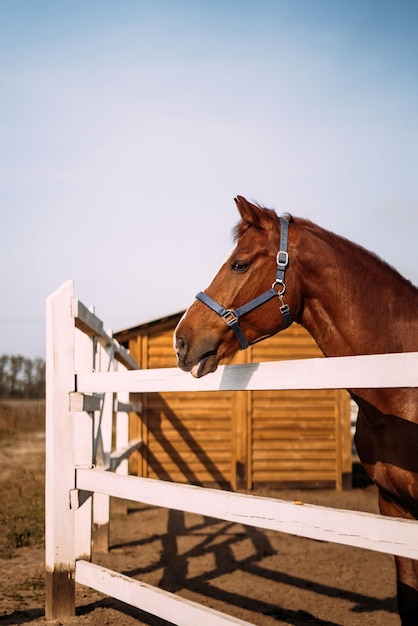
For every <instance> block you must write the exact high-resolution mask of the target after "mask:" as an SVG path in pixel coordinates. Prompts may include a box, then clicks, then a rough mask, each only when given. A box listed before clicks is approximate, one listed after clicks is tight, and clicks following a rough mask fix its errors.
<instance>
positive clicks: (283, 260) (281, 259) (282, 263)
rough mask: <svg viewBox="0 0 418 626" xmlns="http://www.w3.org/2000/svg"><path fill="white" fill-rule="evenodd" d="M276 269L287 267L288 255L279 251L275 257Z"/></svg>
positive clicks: (283, 251)
mask: <svg viewBox="0 0 418 626" xmlns="http://www.w3.org/2000/svg"><path fill="white" fill-rule="evenodd" d="M276 262H277V267H280V269H286V267H287V266H288V265H289V255H288V253H287V252H286V251H285V250H279V251H278V253H277V257H276Z"/></svg>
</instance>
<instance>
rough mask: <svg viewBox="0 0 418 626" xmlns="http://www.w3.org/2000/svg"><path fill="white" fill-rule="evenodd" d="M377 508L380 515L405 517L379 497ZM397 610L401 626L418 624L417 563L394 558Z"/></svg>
mask: <svg viewBox="0 0 418 626" xmlns="http://www.w3.org/2000/svg"><path fill="white" fill-rule="evenodd" d="M379 507H380V512H381V513H382V515H389V516H391V517H407V515H405V513H404V512H403V511H402V510H401V509H399V508H398V507H397V506H395V505H394V504H392V503H391V502H389V501H388V500H385V498H383V497H382V495H381V494H380V495H379ZM395 562H396V574H397V590H398V610H399V616H400V618H401V623H402V626H417V624H418V561H414V560H413V559H407V558H405V557H400V556H395Z"/></svg>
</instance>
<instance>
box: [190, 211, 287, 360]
mask: <svg viewBox="0 0 418 626" xmlns="http://www.w3.org/2000/svg"><path fill="white" fill-rule="evenodd" d="M288 231H289V220H288V217H287V216H286V217H285V216H282V217H280V249H279V251H278V253H277V258H276V262H277V270H276V280H275V281H274V283H273V284H272V286H271V289H269V290H268V291H265V292H264V293H262V294H261V295H260V296H257V297H256V298H254V299H253V300H250V301H249V302H247V304H243V305H242V306H240V307H238V308H237V309H225V308H224V307H223V306H222V305H221V304H219V303H218V302H216V300H214V299H213V298H211V297H210V296H208V295H207V294H206V293H204V292H203V291H200V292H199V293H198V294H197V296H196V298H197V299H198V300H200V302H203V304H206V306H208V307H209V308H210V309H211V310H212V311H214V312H215V313H217V314H218V315H219V316H220V317H221V318H222V320H223V321H224V322H225V324H226V325H227V326H229V327H230V328H231V329H232V330H233V331H234V333H235V337H236V338H237V339H238V341H239V344H240V346H241V350H245V348H248V346H250V345H252V344H254V343H257V341H261V339H264V337H262V338H261V339H258V340H257V341H253V342H251V343H250V342H249V341H247V339H246V337H245V335H244V333H243V332H242V330H241V327H240V325H239V321H238V320H239V318H240V317H241V316H242V315H245V314H246V313H249V312H250V311H252V310H253V309H256V308H257V307H259V306H261V305H262V304H264V303H265V302H268V301H269V300H271V299H272V298H275V297H278V298H279V300H280V303H281V305H280V309H279V310H280V313H281V314H282V316H283V321H284V327H285V328H287V327H288V326H290V324H291V323H292V315H291V313H290V308H289V305H288V304H285V303H284V301H283V296H284V294H285V293H286V285H285V282H284V277H285V273H286V269H287V267H288V265H289V255H288V253H287V240H288Z"/></svg>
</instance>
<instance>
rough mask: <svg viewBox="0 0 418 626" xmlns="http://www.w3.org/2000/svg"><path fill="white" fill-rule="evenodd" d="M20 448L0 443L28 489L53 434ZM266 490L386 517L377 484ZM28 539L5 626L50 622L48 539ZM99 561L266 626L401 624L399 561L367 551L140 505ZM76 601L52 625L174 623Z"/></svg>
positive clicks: (118, 521)
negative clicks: (46, 613) (397, 591)
mask: <svg viewBox="0 0 418 626" xmlns="http://www.w3.org/2000/svg"><path fill="white" fill-rule="evenodd" d="M14 443H15V444H16V445H14V446H13V447H12V446H10V442H9V444H7V441H6V443H5V442H4V441H3V443H2V444H1V445H0V464H1V467H2V474H1V476H0V486H3V488H4V487H5V481H10V479H11V478H13V476H14V477H15V478H16V477H19V476H20V475H23V469H22V468H23V467H24V468H25V470H24V478H23V479H24V481H25V482H26V484H27V483H28V481H29V480H30V477H32V479H36V480H38V482H39V480H42V476H43V467H44V438H43V434H42V433H39V432H38V433H37V432H33V433H30V434H27V435H26V436H25V437H18V438H17V439H16V440H15V442H14ZM7 484H9V482H8V483H7ZM257 493H259V494H262V495H267V496H274V497H279V498H283V499H289V500H302V501H304V502H310V503H313V504H325V505H329V506H335V507H338V508H350V509H357V510H364V511H373V512H375V511H377V506H376V503H377V498H376V493H375V489H374V487H373V486H368V487H365V488H358V489H353V490H351V491H346V492H343V493H337V492H335V491H332V490H318V491H301V490H283V491H267V490H264V491H258V492H257ZM25 494H26V495H25ZM2 497H3V499H4V496H2ZM22 497H24V498H26V500H25V505H26V504H27V505H28V506H29V500H30V497H28V496H27V492H25V490H24V487H23V485H22V489H21V490H20V491H19V489H18V490H17V493H16V494H15V496H14V498H15V502H17V501H18V499H19V498H22ZM22 543H23V544H25V542H22ZM28 543H29V545H23V546H22V547H17V548H16V549H15V550H13V551H12V553H11V554H9V555H8V556H7V557H6V558H2V559H0V588H1V599H0V624H1V625H6V624H8V625H11V624H45V623H47V622H46V620H45V617H44V571H43V569H44V565H43V561H44V551H43V546H42V540H41V541H37V542H36V541H35V542H34V543H35V545H30V542H28ZM93 560H94V561H95V562H96V563H99V564H102V565H104V566H106V567H109V568H111V569H115V570H117V571H120V572H123V573H125V574H127V575H129V576H133V577H134V578H137V579H140V580H142V581H145V582H147V583H150V584H152V585H156V586H159V587H161V588H164V589H166V590H169V591H171V592H173V593H175V594H178V595H180V596H183V597H185V598H188V599H191V600H194V601H197V602H199V603H202V604H205V605H207V606H210V607H213V608H215V609H218V610H221V611H224V612H225V613H228V614H230V615H233V616H235V617H238V618H240V619H242V620H247V621H248V622H250V623H252V624H257V625H260V626H280V625H283V624H291V625H294V626H302V625H304V626H305V625H309V624H317V625H328V626H336V625H339V626H354V625H358V626H372V625H376V626H395V624H396V625H399V618H398V616H397V611H396V598H395V572H394V563H393V559H392V557H390V556H386V555H381V554H378V553H374V552H370V551H366V550H360V549H356V548H346V547H344V546H339V545H335V544H329V543H326V542H318V541H312V540H308V539H301V538H297V537H292V536H289V535H282V534H280V533H275V532H272V531H261V530H257V529H255V528H249V527H244V526H241V525H239V524H233V523H228V522H220V521H217V520H215V519H211V518H208V517H202V516H199V515H192V514H185V513H182V512H179V511H168V510H165V509H157V508H155V507H150V506H144V505H139V504H134V503H132V507H131V508H130V510H129V514H128V515H126V516H120V515H115V516H113V519H112V522H111V549H110V552H109V553H108V554H103V555H99V554H95V555H94V559H93ZM76 603H77V614H76V616H75V617H74V618H69V619H66V620H62V621H60V622H49V623H51V624H69V625H70V624H71V625H72V624H86V625H87V624H90V625H97V626H99V625H100V626H104V625H106V624H117V625H118V626H130V625H133V624H136V625H138V624H139V625H143V626H167V625H168V622H165V621H162V620H160V619H157V618H153V617H151V616H149V615H147V614H145V613H143V612H141V611H138V610H136V609H133V608H130V607H128V606H126V605H123V604H122V603H120V602H117V601H115V600H112V599H110V598H107V597H104V596H103V595H101V594H100V593H98V592H95V591H93V590H90V589H88V588H85V587H82V586H77V589H76ZM207 624H209V625H210V621H208V622H207ZM196 626H200V625H199V624H196Z"/></svg>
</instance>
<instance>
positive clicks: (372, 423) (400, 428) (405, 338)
mask: <svg viewBox="0 0 418 626" xmlns="http://www.w3.org/2000/svg"><path fill="white" fill-rule="evenodd" d="M235 203H236V206H237V208H238V211H239V214H240V217H241V219H240V221H239V223H238V224H237V225H236V227H235V229H234V231H233V234H234V240H235V247H234V248H233V250H232V251H231V252H230V253H229V255H228V257H227V259H226V260H225V261H224V262H223V264H222V266H221V268H220V269H219V271H218V273H217V274H216V275H215V277H214V278H213V280H212V282H211V283H210V285H209V287H207V289H206V290H205V291H204V292H200V293H199V294H197V296H196V300H195V301H194V302H193V303H192V305H191V306H190V307H189V309H188V310H187V311H186V312H185V314H184V315H183V317H182V319H181V320H180V321H179V323H178V325H177V327H176V329H175V331H174V347H175V352H176V356H177V363H178V366H179V367H180V368H181V369H182V370H184V371H186V372H191V374H192V375H193V376H194V377H196V378H199V377H201V376H204V375H206V374H208V373H210V372H214V371H215V370H216V368H217V366H218V364H219V362H220V361H221V360H225V359H226V360H228V359H231V358H232V356H233V355H234V354H235V353H236V352H237V351H238V350H240V349H245V348H246V347H248V346H249V345H252V344H254V343H255V342H257V341H261V340H262V339H264V338H266V337H270V336H271V335H274V334H276V333H278V332H280V331H281V330H283V329H284V328H286V327H287V326H289V325H290V324H291V323H292V322H296V323H298V324H301V325H302V326H303V327H304V328H305V329H306V330H307V331H308V332H309V333H310V334H311V335H312V337H313V338H314V339H315V341H316V343H317V344H318V346H319V348H320V349H321V351H322V352H323V354H324V356H326V357H328V356H351V355H358V354H380V353H382V354H383V353H394V352H415V351H418V289H417V288H416V287H415V286H414V285H413V284H412V283H411V282H409V281H408V280H406V279H405V278H404V277H402V276H401V274H399V273H398V272H397V271H396V270H395V269H394V268H393V267H391V266H390V265H388V264H387V263H386V262H384V261H383V260H382V259H380V258H379V257H378V256H376V255H375V254H373V253H371V252H369V251H367V250H366V249H364V248H362V247H360V246H359V245H357V244H355V243H352V242H350V241H348V240H347V239H344V238H342V237H340V236H338V235H336V234H333V233H331V232H329V231H327V230H325V229H323V228H321V227H320V226H317V225H315V224H314V223H312V222H311V221H308V220H306V219H302V218H297V217H292V216H291V215H288V214H285V215H283V216H281V217H279V216H278V215H277V214H276V212H275V211H274V210H272V209H269V208H266V207H262V206H261V205H258V204H255V203H252V202H249V201H247V200H246V199H245V198H243V197H242V196H237V197H236V198H235ZM393 219H397V218H396V217H395V216H394V217H393ZM359 228H361V223H360V224H359ZM387 231H388V246H390V239H391V223H390V220H389V221H388V224H387ZM348 392H349V394H350V395H351V397H352V398H353V399H354V400H355V402H356V403H357V405H358V419H357V428H356V434H355V444H356V448H357V451H358V455H359V458H360V460H361V462H362V464H363V466H364V468H365V470H366V472H367V474H368V475H369V476H370V478H371V479H372V480H373V481H374V483H375V484H376V485H377V488H378V497H379V508H380V512H381V514H382V515H389V516H394V517H403V518H407V519H413V520H416V519H418V389H416V388H403V389H349V390H348ZM395 560H396V573H397V597H398V610H399V615H400V618H401V622H402V625H403V626H416V625H417V624H418V561H416V560H412V559H407V558H404V557H395ZM376 576H378V572H376Z"/></svg>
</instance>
